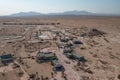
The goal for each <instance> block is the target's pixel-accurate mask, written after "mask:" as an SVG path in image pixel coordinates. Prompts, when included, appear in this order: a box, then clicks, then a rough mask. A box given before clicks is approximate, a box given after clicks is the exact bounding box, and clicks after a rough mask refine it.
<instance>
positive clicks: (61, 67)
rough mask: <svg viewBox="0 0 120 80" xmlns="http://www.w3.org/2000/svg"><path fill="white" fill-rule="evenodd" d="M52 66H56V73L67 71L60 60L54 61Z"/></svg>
mask: <svg viewBox="0 0 120 80" xmlns="http://www.w3.org/2000/svg"><path fill="white" fill-rule="evenodd" d="M52 65H53V66H54V70H55V71H56V72H58V71H64V70H65V69H64V67H63V65H62V64H61V63H60V62H59V61H58V60H53V61H52Z"/></svg>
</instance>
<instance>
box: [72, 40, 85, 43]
mask: <svg viewBox="0 0 120 80" xmlns="http://www.w3.org/2000/svg"><path fill="white" fill-rule="evenodd" d="M73 43H74V44H83V43H82V42H81V41H80V40H77V39H75V40H73Z"/></svg>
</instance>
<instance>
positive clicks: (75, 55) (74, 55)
mask: <svg viewBox="0 0 120 80" xmlns="http://www.w3.org/2000/svg"><path fill="white" fill-rule="evenodd" d="M72 55H73V57H74V59H77V60H78V61H84V60H85V58H84V56H82V55H80V54H78V53H72Z"/></svg>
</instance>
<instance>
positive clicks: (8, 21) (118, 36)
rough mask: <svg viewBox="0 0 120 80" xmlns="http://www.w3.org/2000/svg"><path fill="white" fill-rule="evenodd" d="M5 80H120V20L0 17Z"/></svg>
mask: <svg viewBox="0 0 120 80" xmlns="http://www.w3.org/2000/svg"><path fill="white" fill-rule="evenodd" d="M0 80H120V17H116V16H113V17H111V16H70V15H68V16H41V17H24V18H23V17H0Z"/></svg>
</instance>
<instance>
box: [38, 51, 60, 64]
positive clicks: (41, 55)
mask: <svg viewBox="0 0 120 80" xmlns="http://www.w3.org/2000/svg"><path fill="white" fill-rule="evenodd" d="M36 59H37V62H39V63H42V62H50V61H52V60H57V59H58V58H57V56H56V55H55V53H53V52H38V54H37V57H36Z"/></svg>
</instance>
